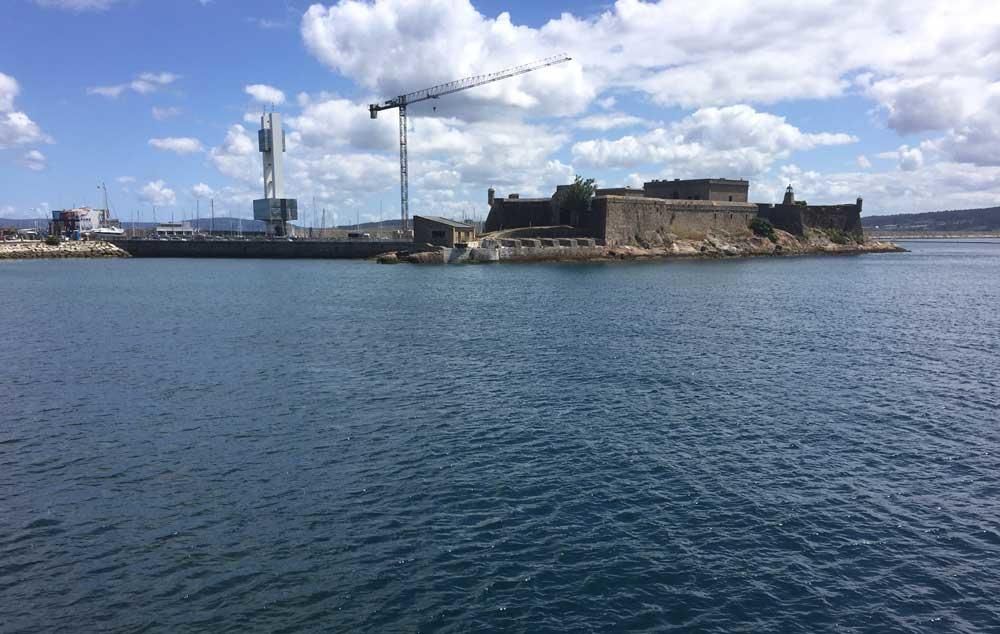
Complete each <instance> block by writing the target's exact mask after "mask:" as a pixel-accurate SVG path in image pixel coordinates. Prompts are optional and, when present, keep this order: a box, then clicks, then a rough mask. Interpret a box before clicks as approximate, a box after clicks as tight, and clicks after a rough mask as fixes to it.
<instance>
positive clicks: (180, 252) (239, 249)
mask: <svg viewBox="0 0 1000 634" xmlns="http://www.w3.org/2000/svg"><path fill="white" fill-rule="evenodd" d="M117 244H118V245H119V246H121V248H122V249H124V250H125V251H127V252H128V253H129V254H130V255H132V256H133V257H137V258H276V259H300V258H302V259H335V260H344V259H366V258H372V257H375V256H376V255H379V254H380V253H385V252H387V251H407V252H411V253H413V252H421V251H430V250H432V249H433V248H434V247H432V246H430V245H427V244H415V243H413V242H402V241H391V242H390V241H382V240H295V241H288V240H225V241H223V240H219V241H214V240H204V241H202V240H195V241H187V242H184V241H180V240H121V241H119V242H118V243H117Z"/></svg>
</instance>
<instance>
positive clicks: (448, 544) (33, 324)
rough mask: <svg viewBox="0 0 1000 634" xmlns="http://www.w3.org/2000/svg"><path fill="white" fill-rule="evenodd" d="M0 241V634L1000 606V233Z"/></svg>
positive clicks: (525, 625) (808, 624) (914, 620)
mask: <svg viewBox="0 0 1000 634" xmlns="http://www.w3.org/2000/svg"><path fill="white" fill-rule="evenodd" d="M907 246H909V247H910V248H912V250H913V252H912V253H909V254H901V255H880V256H862V257H843V258H832V257H827V258H797V259H755V260H739V261H709V262H669V263H651V264H595V265H558V264H555V265H553V264H550V265H543V266H535V265H507V266H465V267H462V266H451V267H415V266H408V265H407V266H403V265H401V266H395V267H392V266H379V265H375V264H371V263H367V262H353V261H300V262H281V261H252V260H242V261H238V260H232V261H225V260H221V261H211V260H159V261H158V260H131V261H130V260H122V261H36V262H4V263H0V287H2V289H3V294H4V298H3V300H0V332H3V333H4V338H3V342H2V345H0V398H2V400H0V631H3V632H41V631H45V632H81V631H121V632H139V631H148V632H226V631H229V632H241V631H275V632H277V631H348V630H351V631H368V632H386V631H420V632H431V631H443V632H464V631H484V630H485V631H488V630H504V631H515V632H517V631H520V632H549V631H551V632H555V631H574V632H579V631H584V632H586V631H592V632H607V631H663V630H666V629H670V628H677V629H691V630H700V631H709V632H727V631H734V630H739V631H785V632H817V631H838V632H852V631H858V632H862V631H912V632H923V631H939V632H982V631H987V630H990V629H993V630H994V631H996V630H997V628H1000V428H998V424H1000V420H998V419H1000V416H998V408H1000V357H998V353H1000V243H994V244H970V243H965V244H958V243H910V244H908V245H907Z"/></svg>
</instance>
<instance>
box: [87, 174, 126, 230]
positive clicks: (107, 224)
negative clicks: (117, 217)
mask: <svg viewBox="0 0 1000 634" xmlns="http://www.w3.org/2000/svg"><path fill="white" fill-rule="evenodd" d="M101 189H103V190H104V213H103V214H101V221H100V223H99V225H98V226H97V227H95V228H94V229H92V230H91V231H90V238H91V240H118V239H121V238H124V237H125V230H124V229H122V228H121V226H119V225H118V224H112V222H111V207H110V206H109V205H108V186H107V185H105V184H104V183H101Z"/></svg>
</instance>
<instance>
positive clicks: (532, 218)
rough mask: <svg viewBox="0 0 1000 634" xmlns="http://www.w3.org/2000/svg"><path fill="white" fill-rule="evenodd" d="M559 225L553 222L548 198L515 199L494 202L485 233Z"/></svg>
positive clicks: (487, 219)
mask: <svg viewBox="0 0 1000 634" xmlns="http://www.w3.org/2000/svg"><path fill="white" fill-rule="evenodd" d="M555 224H559V223H558V222H555V221H554V220H553V213H552V201H551V200H550V199H548V198H544V199H535V198H515V199H513V200H510V199H497V200H495V201H493V206H492V207H491V208H490V214H489V216H487V217H486V225H485V227H484V231H485V232H486V233H489V232H491V231H500V230H502V229H517V228H521V227H545V226H550V225H555Z"/></svg>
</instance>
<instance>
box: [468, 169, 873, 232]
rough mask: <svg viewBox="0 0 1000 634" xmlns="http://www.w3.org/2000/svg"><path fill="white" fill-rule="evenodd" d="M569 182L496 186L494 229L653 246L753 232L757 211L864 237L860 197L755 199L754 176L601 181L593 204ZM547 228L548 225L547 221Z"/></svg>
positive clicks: (490, 226) (777, 223)
mask: <svg viewBox="0 0 1000 634" xmlns="http://www.w3.org/2000/svg"><path fill="white" fill-rule="evenodd" d="M569 187H570V186H569V185H560V186H559V187H557V188H556V191H555V193H553V195H552V196H551V197H549V198H521V197H520V196H519V195H518V194H510V195H509V196H507V197H506V198H502V197H497V196H496V194H495V191H494V190H493V189H490V190H489V193H488V202H489V206H490V212H489V216H488V217H487V220H486V224H485V227H484V229H485V231H486V232H487V233H491V232H500V234H503V235H509V236H512V237H514V236H516V237H521V238H530V237H533V234H538V237H563V238H571V237H575V238H593V239H595V240H597V241H601V242H602V243H603V244H605V245H607V246H622V245H633V246H638V247H644V248H650V247H659V246H665V245H669V244H671V243H672V242H673V241H675V240H678V239H680V240H701V239H704V238H706V237H708V236H711V235H719V234H721V235H727V236H733V237H740V236H748V235H751V234H752V230H751V223H752V222H753V221H754V219H755V218H763V219H766V220H768V221H769V222H770V223H771V225H773V226H774V227H775V228H777V229H781V230H783V231H787V232H788V233H790V234H792V235H794V236H799V237H806V236H807V235H808V234H809V233H810V231H815V232H822V233H825V234H827V235H830V236H836V237H838V238H841V239H850V240H852V241H855V242H857V243H861V242H863V241H864V232H863V230H862V227H861V199H860V198H858V199H857V201H856V202H855V203H854V204H846V205H824V206H816V205H808V204H806V203H805V202H804V201H796V200H795V196H794V193H793V191H792V187H791V186H790V185H789V187H788V190H787V191H786V192H785V198H784V200H783V201H782V202H781V204H754V203H750V202H748V194H749V189H750V183H749V181H745V180H732V179H725V178H711V179H696V180H680V179H675V180H653V181H649V182H647V183H645V184H644V185H643V188H642V189H633V188H629V187H616V188H609V189H597V190H596V191H595V196H594V198H593V199H592V200H591V205H590V208H589V209H586V210H574V209H568V208H566V207H564V206H563V205H562V204H561V203H562V199H563V196H564V194H565V192H566V190H567V189H568V188H569ZM543 228H544V229H543Z"/></svg>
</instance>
